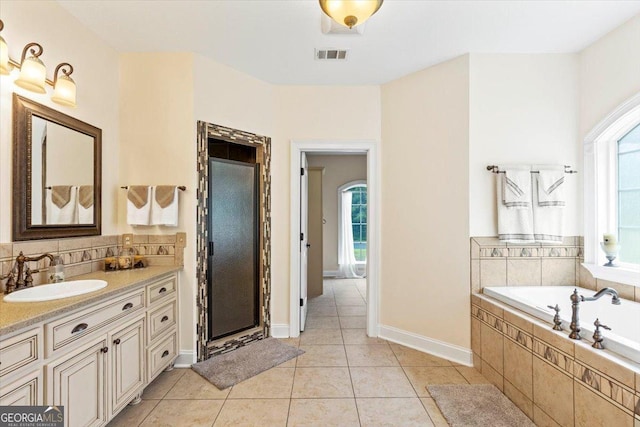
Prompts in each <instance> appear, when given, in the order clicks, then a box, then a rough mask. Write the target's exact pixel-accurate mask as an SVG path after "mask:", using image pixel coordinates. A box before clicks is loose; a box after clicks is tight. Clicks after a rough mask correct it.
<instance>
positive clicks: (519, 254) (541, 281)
mask: <svg viewBox="0 0 640 427" xmlns="http://www.w3.org/2000/svg"><path fill="white" fill-rule="evenodd" d="M583 248H584V243H583V238H582V237H581V236H572V237H565V238H564V241H563V242H562V244H544V243H537V244H532V245H524V244H514V243H504V242H501V241H500V240H498V238H497V237H472V238H471V240H470V250H471V293H479V292H481V290H482V288H484V287H485V286H527V285H529V286H535V285H538V286H539V285H546V286H576V285H578V286H581V287H583V288H587V289H593V290H598V289H602V288H604V287H607V286H608V287H612V288H614V289H616V290H617V291H618V292H619V293H620V296H622V297H623V298H626V299H630V300H634V299H635V300H636V301H640V287H635V286H630V285H624V284H619V283H613V282H609V281H606V280H600V279H595V278H593V276H592V275H591V274H590V273H589V271H588V270H587V269H586V268H584V267H583V266H582V262H584V257H583ZM639 285H640V283H639Z"/></svg>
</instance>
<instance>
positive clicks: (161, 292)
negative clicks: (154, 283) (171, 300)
mask: <svg viewBox="0 0 640 427" xmlns="http://www.w3.org/2000/svg"><path fill="white" fill-rule="evenodd" d="M165 292H167V288H165V287H164V286H163V287H161V288H160V290H159V291H158V293H159V294H163V293H165Z"/></svg>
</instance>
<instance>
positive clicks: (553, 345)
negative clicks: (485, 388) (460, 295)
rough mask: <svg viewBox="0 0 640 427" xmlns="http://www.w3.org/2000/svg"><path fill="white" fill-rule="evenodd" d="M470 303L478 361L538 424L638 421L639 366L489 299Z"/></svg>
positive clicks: (627, 424) (624, 424) (627, 426)
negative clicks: (573, 338)
mask: <svg viewBox="0 0 640 427" xmlns="http://www.w3.org/2000/svg"><path fill="white" fill-rule="evenodd" d="M471 302H472V304H471V347H472V350H473V359H474V366H475V367H476V368H477V369H478V370H480V371H481V372H482V374H483V376H485V377H486V378H487V379H489V380H490V381H491V382H492V383H493V384H495V385H496V387H498V388H499V389H500V390H502V391H503V392H504V394H505V395H506V396H507V397H509V399H511V400H512V401H513V402H514V403H515V404H516V405H517V406H518V407H519V408H520V409H521V410H522V411H523V412H524V413H525V414H527V416H529V418H531V419H532V420H533V421H534V422H535V423H536V425H538V426H558V425H560V426H616V427H633V426H634V423H635V426H636V427H637V426H638V425H640V364H637V363H633V362H631V361H629V360H627V359H623V358H621V357H617V356H616V355H615V354H612V353H610V352H608V351H607V350H595V349H593V348H591V342H589V341H588V340H586V339H584V340H582V341H574V340H571V339H569V338H568V337H567V335H568V332H567V331H553V330H552V329H551V325H550V324H548V323H545V322H542V321H540V320H538V319H535V318H533V317H531V316H529V315H527V314H525V313H523V312H520V311H518V310H516V309H513V308H511V307H509V306H507V305H504V304H502V303H500V302H498V301H495V300H493V299H491V298H489V297H487V296H484V295H472V296H471Z"/></svg>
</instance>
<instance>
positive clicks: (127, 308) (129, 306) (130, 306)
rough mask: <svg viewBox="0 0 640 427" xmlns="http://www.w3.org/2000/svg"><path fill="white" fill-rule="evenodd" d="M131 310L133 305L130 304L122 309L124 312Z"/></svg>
mask: <svg viewBox="0 0 640 427" xmlns="http://www.w3.org/2000/svg"><path fill="white" fill-rule="evenodd" d="M130 308H133V304H132V303H130V302H128V303H126V304H125V305H124V306H123V307H122V311H125V310H129V309H130Z"/></svg>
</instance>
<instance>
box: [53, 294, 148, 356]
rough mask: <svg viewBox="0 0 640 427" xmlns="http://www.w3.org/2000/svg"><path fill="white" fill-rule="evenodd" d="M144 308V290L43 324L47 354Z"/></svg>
mask: <svg viewBox="0 0 640 427" xmlns="http://www.w3.org/2000/svg"><path fill="white" fill-rule="evenodd" d="M143 308H144V290H143V289H139V290H137V291H136V292H133V293H130V294H128V295H125V296H123V297H120V298H118V299H116V300H115V301H112V302H108V303H104V304H100V305H98V306H95V307H92V308H90V309H87V310H83V311H81V312H79V313H75V314H73V315H71V316H67V317H64V318H62V319H60V320H57V321H55V322H51V323H47V324H46V325H45V333H46V337H47V356H49V355H50V354H51V353H52V352H54V351H56V350H58V349H60V348H62V347H64V346H66V345H69V344H71V343H73V342H75V341H77V340H78V339H80V338H83V337H85V336H87V335H89V334H91V332H93V331H95V330H97V329H100V328H101V327H103V326H105V325H108V324H110V323H113V322H114V321H116V320H118V319H121V318H123V317H125V316H128V315H129V314H131V313H135V312H138V310H141V309H143Z"/></svg>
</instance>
